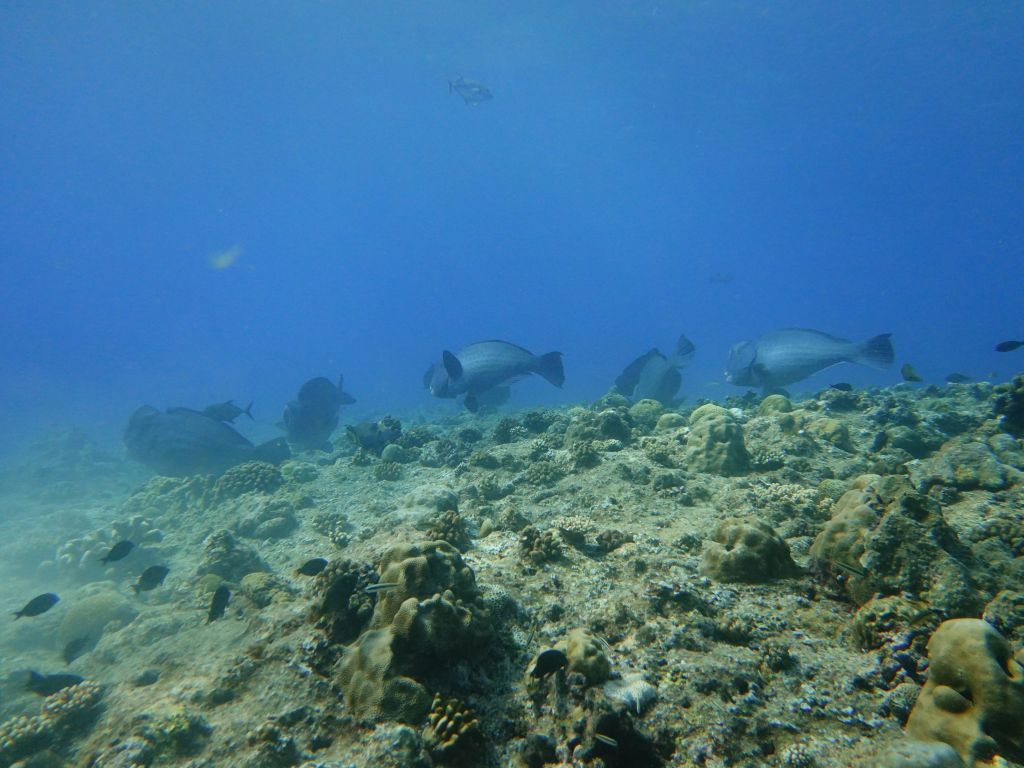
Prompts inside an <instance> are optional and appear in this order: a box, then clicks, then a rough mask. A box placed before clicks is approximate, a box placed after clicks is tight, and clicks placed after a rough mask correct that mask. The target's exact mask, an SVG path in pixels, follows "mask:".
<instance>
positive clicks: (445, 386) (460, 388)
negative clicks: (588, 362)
mask: <svg viewBox="0 0 1024 768" xmlns="http://www.w3.org/2000/svg"><path fill="white" fill-rule="evenodd" d="M531 373H536V374H537V375H539V376H540V377H541V378H543V379H546V380H547V381H549V382H551V383H552V384H554V385H555V386H556V387H561V386H562V384H564V383H565V371H564V370H563V369H562V353H561V352H548V353H547V354H544V355H535V354H533V353H532V352H530V351H529V350H527V349H523V348H522V347H520V346H517V345H515V344H510V343H509V342H507V341H478V342H477V343H475V344H470V345H469V346H468V347H464V348H463V349H461V350H459V352H458V354H455V353H452V352H449V351H448V350H445V351H444V353H443V354H442V355H441V360H440V362H437V363H434V364H433V365H432V366H430V368H429V369H428V370H427V372H426V374H424V376H423V385H424V386H425V387H426V388H427V389H428V390H430V394H432V395H433V396H434V397H440V398H454V397H458V396H459V395H465V399H464V403H465V405H466V408H467V409H468V410H470V411H476V410H477V409H478V408H479V406H480V403H479V400H478V397H479V396H480V395H483V394H484V393H490V392H491V391H492V390H494V389H498V388H501V387H507V386H508V385H509V384H511V383H512V382H514V381H519V380H520V379H522V378H525V377H526V376H529V375H530V374H531Z"/></svg>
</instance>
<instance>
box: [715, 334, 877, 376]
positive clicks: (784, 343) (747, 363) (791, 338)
mask: <svg viewBox="0 0 1024 768" xmlns="http://www.w3.org/2000/svg"><path fill="white" fill-rule="evenodd" d="M891 335H892V334H889V333H883V334H882V335H880V336H874V337H872V338H870V339H868V340H867V341H862V342H859V343H858V342H854V341H849V340H847V339H840V338H837V337H835V336H830V335H828V334H827V333H822V332H821V331H814V330H811V329H809V328H785V329H782V330H779V331H769V332H768V333H765V334H762V335H761V336H759V337H758V338H757V339H755V340H754V341H741V342H739V343H738V344H735V345H733V348H732V351H731V352H730V353H729V363H728V365H727V366H726V369H725V378H726V379H727V380H728V381H729V383H730V384H735V385H736V386H739V387H761V388H763V389H766V390H767V389H776V388H778V387H784V386H786V385H787V384H792V383H793V382H795V381H801V380H802V379H806V378H807V377H808V376H810V375H811V374H814V373H817V372H818V371H820V370H823V369H825V368H828V367H829V366H832V365H835V364H836V363H858V364H860V365H867V366H870V367H872V368H888V367H889V366H890V365H892V361H893V356H894V353H893V349H892V342H891V341H890V340H889V337H890V336H891Z"/></svg>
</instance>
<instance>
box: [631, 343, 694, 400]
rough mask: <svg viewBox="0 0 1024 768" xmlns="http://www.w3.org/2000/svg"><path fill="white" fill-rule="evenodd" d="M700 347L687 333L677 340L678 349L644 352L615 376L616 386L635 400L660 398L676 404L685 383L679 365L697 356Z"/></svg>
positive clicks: (687, 362)
mask: <svg viewBox="0 0 1024 768" xmlns="http://www.w3.org/2000/svg"><path fill="white" fill-rule="evenodd" d="M695 351H696V347H694V346H693V342H692V341H690V340H689V339H688V338H686V337H685V336H680V337H679V339H678V340H677V341H676V348H675V351H674V352H673V353H672V354H671V355H664V354H662V353H661V351H660V350H659V349H658V348H657V347H655V348H654V349H652V350H650V351H649V352H646V353H645V354H643V355H640V357H638V358H637V359H636V360H634V361H633V362H632V363H630V364H629V365H627V366H626V368H625V369H624V370H623V371H622V373H621V374H619V377H618V378H617V379H615V389H616V390H618V392H619V394H621V395H624V396H626V397H628V398H629V399H630V400H632V401H633V402H636V401H637V400H657V401H658V402H660V403H661V404H662V405H664V406H666V407H671V406H672V405H674V404H676V394H677V393H678V392H679V386H680V385H681V384H682V383H683V377H682V374H680V373H679V369H680V368H682V367H683V366H685V365H688V364H689V363H690V361H691V360H693V355H694V352H695Z"/></svg>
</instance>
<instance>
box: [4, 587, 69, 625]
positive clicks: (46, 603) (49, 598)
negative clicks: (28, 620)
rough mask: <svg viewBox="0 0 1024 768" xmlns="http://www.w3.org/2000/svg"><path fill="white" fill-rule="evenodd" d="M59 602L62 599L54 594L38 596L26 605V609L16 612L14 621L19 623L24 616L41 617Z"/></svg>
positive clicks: (47, 593)
mask: <svg viewBox="0 0 1024 768" xmlns="http://www.w3.org/2000/svg"><path fill="white" fill-rule="evenodd" d="M59 602H60V598H59V597H57V595H55V594H53V592H46V593H44V594H42V595H38V596H37V597H33V598H32V599H31V600H29V601H28V602H27V603H25V607H24V608H22V609H21V610H20V611H15V612H14V620H15V621H17V620H18V619H20V618H21V617H22V616H39V615H41V614H44V613H46V612H47V611H48V610H50V609H51V608H53V606H55V605H56V604H57V603H59Z"/></svg>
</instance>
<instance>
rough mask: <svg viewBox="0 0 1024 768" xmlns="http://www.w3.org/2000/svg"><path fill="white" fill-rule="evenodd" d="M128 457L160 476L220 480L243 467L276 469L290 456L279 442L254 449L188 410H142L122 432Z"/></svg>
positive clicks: (225, 427)
mask: <svg viewBox="0 0 1024 768" xmlns="http://www.w3.org/2000/svg"><path fill="white" fill-rule="evenodd" d="M124 444H125V447H126V448H127V449H128V455H129V456H131V457H132V458H133V459H135V460H136V461H139V462H141V463H142V464H145V465H146V466H147V467H149V468H150V469H152V470H154V471H155V472H158V473H160V474H161V475H168V476H171V477H184V476H186V475H198V474H215V475H217V474H221V473H222V472H224V471H225V470H227V469H230V468H231V467H233V466H235V465H236V464H241V463H242V462H245V461H268V462H270V463H272V464H280V463H281V462H282V461H284V460H285V459H287V458H288V457H289V456H290V455H291V452H290V451H289V450H288V445H287V444H286V443H285V442H284V440H283V439H281V438H278V439H276V440H270V441H269V442H266V443H263V444H262V445H258V446H256V445H253V444H252V443H250V442H249V441H248V440H246V439H245V438H244V437H243V436H242V435H240V434H239V433H238V432H236V431H235V430H234V429H232V428H231V427H230V426H228V425H227V424H225V423H224V422H222V421H218V420H217V419H211V418H210V417H209V416H207V415H205V414H204V413H202V412H200V411H194V410H192V409H191V408H169V409H168V410H167V411H166V412H162V411H158V410H157V409H156V408H153V407H152V406H149V405H144V406H142V407H141V408H139V409H138V410H136V411H135V413H133V414H132V417H131V419H129V420H128V426H127V427H126V428H125V431H124Z"/></svg>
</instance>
